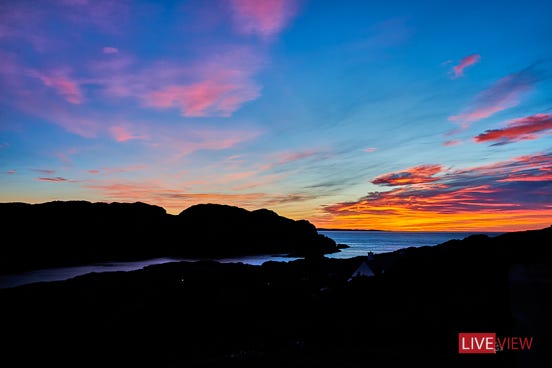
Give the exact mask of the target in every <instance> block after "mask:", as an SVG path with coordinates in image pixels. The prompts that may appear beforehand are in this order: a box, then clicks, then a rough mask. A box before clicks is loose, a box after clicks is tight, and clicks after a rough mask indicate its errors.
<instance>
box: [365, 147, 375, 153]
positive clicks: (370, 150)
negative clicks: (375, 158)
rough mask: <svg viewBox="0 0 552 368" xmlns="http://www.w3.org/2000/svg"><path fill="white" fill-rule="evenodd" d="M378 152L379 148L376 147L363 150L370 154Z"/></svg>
mask: <svg viewBox="0 0 552 368" xmlns="http://www.w3.org/2000/svg"><path fill="white" fill-rule="evenodd" d="M376 150H377V148H374V147H368V148H365V149H363V151H364V152H368V153H371V152H375V151H376Z"/></svg>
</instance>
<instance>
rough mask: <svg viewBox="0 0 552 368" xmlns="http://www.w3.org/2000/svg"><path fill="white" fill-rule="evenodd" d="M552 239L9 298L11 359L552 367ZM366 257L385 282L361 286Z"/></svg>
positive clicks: (231, 269) (505, 240)
mask: <svg viewBox="0 0 552 368" xmlns="http://www.w3.org/2000/svg"><path fill="white" fill-rule="evenodd" d="M551 244H552V227H551V228H547V229H543V230H535V231H527V232H518V233H509V234H504V235H501V236H498V237H494V238H489V237H487V236H472V237H469V238H466V239H464V240H454V241H449V242H447V243H444V244H441V245H437V246H433V247H422V248H408V249H404V250H401V251H397V252H394V253H386V254H378V255H375V256H374V257H357V258H353V259H344V260H337V259H326V258H312V259H305V260H298V261H293V262H289V263H278V262H266V263H265V264H263V265H262V266H250V265H244V264H220V263H217V262H212V261H201V262H180V263H172V264H165V265H157V266H151V267H148V268H146V269H144V270H140V271H134V272H127V273H125V272H116V273H102V274H89V275H85V276H81V277H77V278H75V279H71V280H67V281H62V282H52V283H41V284H34V285H27V286H21V287H17V288H13V289H4V290H0V300H1V301H2V313H1V314H0V326H2V334H3V337H4V339H3V340H4V343H3V345H2V348H3V349H2V357H1V358H0V359H5V360H6V362H10V363H12V362H16V363H17V364H13V363H12V366H24V367H35V366H36V367H38V366H56V367H60V366H71V367H88V366H91V367H122V366H125V367H126V366H128V367H136V366H140V367H142V366H143V367H213V366H217V367H332V368H335V367H362V368H365V367H384V366H405V367H410V366H423V367H428V366H436V367H458V366H462V367H543V368H544V367H550V366H552V359H551V350H550V347H551V346H552V345H551V344H552V334H551V331H552V323H551V317H550V311H551V310H552V303H551V299H550V298H549V296H550V295H551V293H552V260H551V254H552V253H551V252H550V251H549V247H550V245H551ZM362 262H366V263H367V265H369V267H371V269H372V270H373V271H374V274H375V276H373V277H358V278H353V279H351V275H352V274H353V272H354V271H355V270H356V269H357V268H358V267H359V265H360V264H361V263H362ZM459 332H495V333H496V334H497V336H530V337H532V338H533V345H532V349H531V350H530V351H519V350H517V351H501V352H497V353H496V354H490V355H472V354H466V355H460V354H458V333H459ZM0 363H2V362H0ZM2 365H3V366H4V365H5V364H2ZM6 366H7V365H6Z"/></svg>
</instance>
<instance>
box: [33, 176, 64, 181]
mask: <svg viewBox="0 0 552 368" xmlns="http://www.w3.org/2000/svg"><path fill="white" fill-rule="evenodd" d="M36 180H38V181H45V182H49V183H61V182H64V181H69V179H66V178H63V177H61V176H55V177H41V178H36Z"/></svg>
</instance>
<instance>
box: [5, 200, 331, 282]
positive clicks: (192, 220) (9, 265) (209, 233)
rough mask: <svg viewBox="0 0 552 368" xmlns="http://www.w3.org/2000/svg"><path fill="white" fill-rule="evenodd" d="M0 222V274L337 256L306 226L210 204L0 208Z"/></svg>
mask: <svg viewBox="0 0 552 368" xmlns="http://www.w3.org/2000/svg"><path fill="white" fill-rule="evenodd" d="M0 219H1V221H2V228H3V229H5V231H6V232H7V233H8V232H9V233H11V236H9V237H8V236H5V239H6V240H5V241H3V242H2V245H1V246H0V274H2V273H4V274H6V273H14V272H19V271H25V270H33V269H40V268H49V267H60V266H72V265H81V264H90V263H95V262H104V261H132V260H143V259H149V258H158V257H172V258H223V257H235V256H245V255H259V254H286V255H290V256H298V257H317V256H321V255H323V254H327V253H333V252H338V251H339V250H338V248H337V246H336V244H335V242H334V241H333V240H332V239H330V238H327V237H325V236H323V235H319V234H318V233H317V231H316V228H315V227H314V225H312V224H311V223H309V222H308V221H305V220H300V221H294V220H291V219H288V218H285V217H282V216H279V215H277V214H276V213H275V212H273V211H270V210H266V209H261V210H256V211H247V210H245V209H243V208H238V207H232V206H225V205H215V204H201V205H195V206H192V207H190V208H187V209H186V210H184V211H182V212H181V213H180V214H178V215H176V216H175V215H170V214H167V213H166V211H165V209H163V208H161V207H158V206H152V205H148V204H144V203H140V202H138V203H109V204H108V203H90V202H86V201H67V202H62V201H55V202H48V203H42V204H27V203H0ZM7 239H11V240H7Z"/></svg>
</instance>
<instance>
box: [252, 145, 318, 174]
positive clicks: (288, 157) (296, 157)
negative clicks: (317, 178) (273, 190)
mask: <svg viewBox="0 0 552 368" xmlns="http://www.w3.org/2000/svg"><path fill="white" fill-rule="evenodd" d="M327 155H328V153H327V152H325V151H323V150H319V149H310V150H306V151H289V152H279V153H276V154H274V155H272V158H271V162H270V163H267V164H265V165H263V167H262V169H263V170H269V169H272V168H274V167H278V166H283V165H288V164H291V163H294V162H297V161H301V160H304V159H308V158H317V159H321V158H322V157H327Z"/></svg>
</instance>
